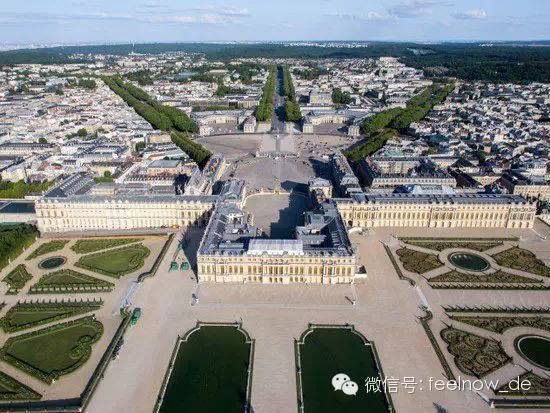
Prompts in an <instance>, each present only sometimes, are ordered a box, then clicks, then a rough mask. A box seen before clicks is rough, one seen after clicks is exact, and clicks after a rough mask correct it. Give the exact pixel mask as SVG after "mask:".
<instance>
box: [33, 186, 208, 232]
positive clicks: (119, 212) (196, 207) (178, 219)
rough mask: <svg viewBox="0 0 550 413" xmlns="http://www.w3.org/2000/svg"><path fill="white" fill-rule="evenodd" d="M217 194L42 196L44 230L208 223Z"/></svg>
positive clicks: (41, 224) (38, 205) (40, 220)
mask: <svg viewBox="0 0 550 413" xmlns="http://www.w3.org/2000/svg"><path fill="white" fill-rule="evenodd" d="M216 199H217V196H208V195H201V196H185V195H183V196H177V195H150V196H147V195H144V196H140V195H135V196H132V195H129V196H118V195H116V196H110V197H107V196H90V195H76V196H71V197H67V198H47V197H45V198H42V199H39V200H37V201H36V204H35V208H36V219H37V226H38V229H39V230H40V232H46V233H47V232H53V233H63V232H76V231H117V230H139V229H157V228H179V227H187V226H201V225H202V226H204V225H206V224H207V222H208V219H209V218H210V213H211V211H212V209H213V207H214V204H215V202H216Z"/></svg>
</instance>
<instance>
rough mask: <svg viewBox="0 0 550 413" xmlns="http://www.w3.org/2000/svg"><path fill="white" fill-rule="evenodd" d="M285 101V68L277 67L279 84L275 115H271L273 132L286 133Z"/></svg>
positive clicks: (276, 89)
mask: <svg viewBox="0 0 550 413" xmlns="http://www.w3.org/2000/svg"><path fill="white" fill-rule="evenodd" d="M285 102H286V98H285V95H284V87H283V69H282V68H281V67H279V68H277V86H276V87H275V98H274V104H273V116H272V117H271V130H272V132H273V133H285Z"/></svg>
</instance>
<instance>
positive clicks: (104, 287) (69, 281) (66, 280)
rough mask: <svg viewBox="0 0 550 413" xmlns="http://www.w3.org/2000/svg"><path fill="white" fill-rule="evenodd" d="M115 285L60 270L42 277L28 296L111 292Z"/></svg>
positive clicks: (77, 273) (69, 270)
mask: <svg viewBox="0 0 550 413" xmlns="http://www.w3.org/2000/svg"><path fill="white" fill-rule="evenodd" d="M114 286H115V285H114V284H113V283H111V282H109V281H104V280H100V279H99V278H95V277H92V276H90V275H87V274H82V273H80V272H77V271H74V270H71V269H62V270H58V271H54V272H50V273H48V274H45V275H43V276H42V277H41V278H40V279H39V280H38V282H37V283H36V284H34V285H33V286H32V287H31V288H30V290H29V293H30V294H42V293H61V294H62V293H71V292H97V291H111V290H112V289H113V287H114Z"/></svg>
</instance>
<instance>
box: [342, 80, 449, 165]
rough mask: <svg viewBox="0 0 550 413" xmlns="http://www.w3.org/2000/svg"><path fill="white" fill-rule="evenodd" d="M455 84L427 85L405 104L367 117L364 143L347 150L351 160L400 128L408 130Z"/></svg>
mask: <svg viewBox="0 0 550 413" xmlns="http://www.w3.org/2000/svg"><path fill="white" fill-rule="evenodd" d="M453 88H454V84H452V83H451V84H434V85H431V86H429V87H427V88H425V89H424V90H423V91H422V92H420V93H419V94H418V95H416V96H414V97H412V98H411V100H409V102H408V103H407V106H406V107H405V108H391V109H388V110H385V111H383V112H380V113H377V114H376V115H374V116H371V117H369V118H368V119H366V120H365V121H364V122H363V124H362V125H361V133H362V134H364V135H365V136H366V141H365V143H363V144H362V145H359V146H357V147H356V148H354V149H352V150H350V151H347V152H346V156H347V157H348V159H349V160H350V161H352V162H359V161H361V160H362V159H364V158H365V157H367V156H370V155H372V154H374V153H375V152H377V151H378V150H380V149H381V148H382V147H383V146H384V145H385V144H386V142H387V141H388V139H391V138H393V137H394V136H395V135H397V133H398V132H405V131H406V130H407V129H408V127H409V125H410V124H411V123H413V122H418V121H420V120H422V119H424V117H425V116H426V115H427V114H428V113H429V112H430V110H432V108H433V107H434V106H435V105H437V104H439V103H441V102H443V101H444V100H445V99H446V97H447V96H448V94H449V93H450V92H451V91H452V90H453Z"/></svg>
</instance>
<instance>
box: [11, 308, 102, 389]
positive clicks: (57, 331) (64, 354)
mask: <svg viewBox="0 0 550 413" xmlns="http://www.w3.org/2000/svg"><path fill="white" fill-rule="evenodd" d="M102 334H103V325H102V324H101V323H100V322H99V321H96V320H95V319H94V317H93V316H90V317H84V318H80V319H78V320H74V321H69V322H66V323H62V324H56V325H54V326H52V327H48V328H45V329H42V330H38V331H33V332H30V333H26V334H21V335H19V336H15V337H11V338H9V339H8V340H7V341H6V344H4V347H2V349H1V350H0V354H1V358H2V360H4V361H5V362H7V363H9V364H11V365H13V366H14V367H17V368H19V369H21V370H23V371H24V372H26V373H28V374H30V375H32V376H34V377H36V378H38V379H40V380H42V381H44V382H45V383H48V384H51V383H53V382H54V381H55V380H57V379H58V378H59V377H60V376H62V375H65V374H68V373H70V372H72V371H74V370H76V369H78V368H79V367H80V366H82V365H83V364H84V363H85V362H86V361H87V360H88V359H89V358H90V355H91V352H92V347H91V346H92V344H93V343H95V342H96V341H98V340H99V338H100V337H101V335H102Z"/></svg>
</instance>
